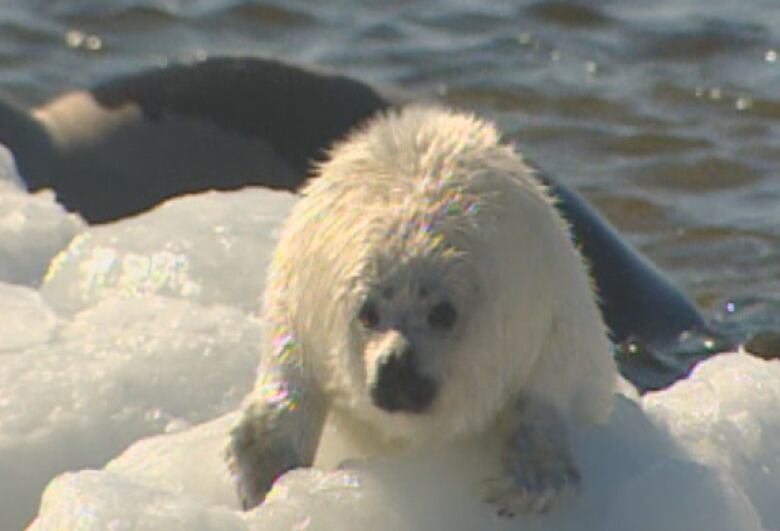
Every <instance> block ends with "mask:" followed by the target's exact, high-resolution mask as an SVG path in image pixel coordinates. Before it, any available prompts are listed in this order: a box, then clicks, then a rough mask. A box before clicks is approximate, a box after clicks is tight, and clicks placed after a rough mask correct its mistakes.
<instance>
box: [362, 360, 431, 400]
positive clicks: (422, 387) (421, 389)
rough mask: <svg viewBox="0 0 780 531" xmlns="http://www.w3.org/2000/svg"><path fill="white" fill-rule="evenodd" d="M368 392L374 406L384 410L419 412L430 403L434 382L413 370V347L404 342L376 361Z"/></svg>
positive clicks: (415, 369)
mask: <svg viewBox="0 0 780 531" xmlns="http://www.w3.org/2000/svg"><path fill="white" fill-rule="evenodd" d="M370 393H371V400H372V401H373V402H374V405H375V406H377V407H378V408H380V409H384V410H385V411H389V412H395V411H407V412H410V413H422V412H423V411H425V410H426V409H427V408H428V406H430V405H431V402H433V398H434V396H435V395H436V382H434V381H433V379H431V378H429V377H428V376H424V375H422V374H420V373H419V372H417V368H416V367H415V354H414V349H413V348H412V347H411V345H407V346H406V347H405V348H403V349H402V350H400V351H392V352H389V353H387V354H386V355H384V356H383V357H382V359H380V360H379V363H378V366H377V370H376V378H375V380H374V382H373V384H372V385H371V388H370Z"/></svg>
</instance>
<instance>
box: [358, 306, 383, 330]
mask: <svg viewBox="0 0 780 531" xmlns="http://www.w3.org/2000/svg"><path fill="white" fill-rule="evenodd" d="M358 320H359V321H360V324H362V325H363V326H365V327H366V328H371V329H373V328H376V327H377V325H378V324H379V310H378V309H377V307H376V304H374V302H373V301H366V302H364V303H363V306H361V307H360V311H359V312H358Z"/></svg>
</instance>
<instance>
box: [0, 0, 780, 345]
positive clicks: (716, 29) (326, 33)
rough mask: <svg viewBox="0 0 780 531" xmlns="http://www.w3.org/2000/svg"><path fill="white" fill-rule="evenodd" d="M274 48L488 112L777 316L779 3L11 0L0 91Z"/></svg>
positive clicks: (647, 237)
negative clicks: (180, 61) (173, 62)
mask: <svg viewBox="0 0 780 531" xmlns="http://www.w3.org/2000/svg"><path fill="white" fill-rule="evenodd" d="M219 54H231V55H254V56H266V57H267V56H272V57H277V58H281V59H286V60H291V61H294V62H297V63H302V64H309V65H319V66H324V67H326V68H329V69H333V70H337V71H341V72H345V73H347V74H349V75H352V76H355V77H357V78H360V79H363V80H366V81H370V82H373V83H377V84H381V85H396V86H398V87H402V88H404V89H407V90H410V91H412V92H419V93H432V94H436V95H437V96H438V97H440V98H443V99H445V100H446V101H449V102H451V103H453V104H455V105H460V106H465V107H470V108H474V109H476V110H478V111H479V112H481V113H483V114H486V115H488V116H490V117H492V118H495V119H496V120H497V121H498V122H499V123H500V124H501V125H502V126H503V128H504V129H505V130H506V131H507V133H508V136H509V137H510V138H512V139H513V140H515V141H516V142H517V144H519V145H520V146H521V147H522V148H523V149H524V150H525V151H526V153H528V154H529V155H530V157H531V158H532V159H534V160H535V161H536V162H537V163H538V164H539V165H541V166H542V167H544V168H545V169H547V170H548V171H550V172H551V173H553V174H555V175H557V176H558V177H559V178H560V179H561V180H562V181H564V182H567V183H569V184H571V185H572V186H574V187H575V188H577V189H578V190H580V191H581V192H582V193H583V194H584V195H585V196H586V197H588V198H589V199H590V200H591V201H592V202H593V203H595V204H596V205H597V206H598V207H599V208H600V209H601V210H602V211H603V212H604V213H605V214H606V216H607V217H608V218H609V219H610V220H611V221H612V222H613V223H614V224H615V225H616V226H617V227H618V228H619V230H620V231H621V232H622V233H623V234H625V235H626V237H627V238H628V239H629V240H631V241H632V242H633V243H634V244H635V245H636V246H638V247H639V248H640V249H642V250H643V251H644V252H645V253H646V254H647V255H649V256H650V257H651V258H652V260H653V261H655V262H656V263H657V264H658V265H659V266H660V267H661V268H662V269H664V270H665V271H667V272H668V273H669V275H670V276H671V277H672V278H673V279H675V281H676V282H677V283H678V284H679V285H681V286H682V287H683V288H684V289H685V290H686V291H687V292H688V293H689V294H690V295H691V296H692V297H693V298H694V299H695V300H696V302H697V303H698V304H699V305H700V307H702V308H703V310H704V311H705V313H706V314H707V315H708V317H710V318H711V319H713V320H714V321H715V322H717V323H719V324H720V326H723V327H725V328H727V329H729V330H731V331H732V333H734V334H736V335H737V336H739V337H741V338H746V337H749V336H751V335H752V334H755V333H756V332H759V331H763V330H773V329H780V171H779V168H780V1H778V0H743V1H736V0H708V1H706V2H705V1H702V0H580V1H573V0H562V1H555V0H553V1H544V0H537V1H529V0H512V1H510V0H493V1H474V0H451V1H445V0H428V1H415V2H412V1H408V0H404V1H400V2H385V1H378V0H374V1H362V2H357V1H353V2H350V1H345V0H336V1H331V2H320V1H315V0H308V1H306V0H293V1H281V0H277V1H249V0H112V1H110V2H108V1H106V0H2V3H0V91H1V92H3V93H5V94H10V95H12V96H13V97H14V98H15V99H17V100H19V101H21V102H24V103H27V104H30V105H33V104H36V103H40V102H42V101H44V100H46V99H47V98H49V97H51V96H53V95H55V94H57V93H59V92H61V91H63V90H66V89H69V88H74V87H81V86H85V85H90V84H93V83H95V82H97V81H100V80H105V79H108V78H111V77H112V76H115V75H117V74H120V73H127V72H132V71H136V70H139V69H141V68H145V67H149V66H153V65H160V64H165V63H166V62H170V61H174V60H188V59H194V58H198V57H205V56H213V55H219Z"/></svg>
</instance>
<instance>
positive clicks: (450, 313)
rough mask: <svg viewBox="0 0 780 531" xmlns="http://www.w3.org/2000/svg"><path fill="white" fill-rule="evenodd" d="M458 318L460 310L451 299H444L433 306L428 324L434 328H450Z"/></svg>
mask: <svg viewBox="0 0 780 531" xmlns="http://www.w3.org/2000/svg"><path fill="white" fill-rule="evenodd" d="M457 319H458V311H457V310H456V309H455V306H453V305H452V303H451V302H449V301H442V302H440V303H438V304H436V306H434V307H433V308H431V312H430V313H429V314H428V324H429V325H431V327H433V328H440V329H442V330H449V329H450V328H452V326H453V325H454V324H455V321H457Z"/></svg>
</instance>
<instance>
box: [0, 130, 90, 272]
mask: <svg viewBox="0 0 780 531" xmlns="http://www.w3.org/2000/svg"><path fill="white" fill-rule="evenodd" d="M8 157H9V155H8V152H7V151H6V150H5V148H3V147H2V146H1V145H0V281H5V282H12V283H15V284H27V285H30V286H38V285H39V284H40V283H41V279H42V278H43V275H44V273H45V272H46V268H47V267H48V266H49V261H50V260H51V259H52V257H53V256H54V255H56V254H57V253H58V252H60V251H61V250H62V249H63V248H64V247H65V246H66V245H67V244H68V242H69V241H70V240H71V238H73V236H75V235H76V234H77V233H79V232H80V231H82V230H83V229H84V228H85V224H84V221H83V220H82V219H81V218H80V217H78V216H76V215H75V214H67V213H66V212H65V210H64V209H63V208H62V206H60V205H59V204H58V203H57V202H56V201H55V200H54V194H53V193H52V192H51V191H48V190H47V191H42V192H38V193H36V194H34V195H31V194H29V193H27V192H26V191H25V190H24V189H23V188H22V187H21V185H20V184H18V182H16V179H12V178H11V177H13V176H15V175H16V174H15V173H14V172H15V169H14V168H13V165H12V164H11V162H12V161H11V159H10V158H8ZM17 179H18V177H17Z"/></svg>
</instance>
